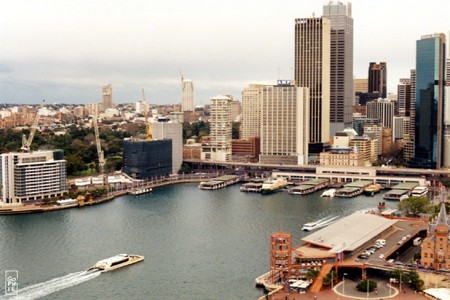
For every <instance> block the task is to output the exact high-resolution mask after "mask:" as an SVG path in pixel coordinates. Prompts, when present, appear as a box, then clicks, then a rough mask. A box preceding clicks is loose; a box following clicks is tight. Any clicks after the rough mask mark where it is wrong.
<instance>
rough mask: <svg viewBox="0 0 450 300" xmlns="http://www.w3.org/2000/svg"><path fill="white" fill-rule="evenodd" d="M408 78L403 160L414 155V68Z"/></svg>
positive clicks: (407, 159)
mask: <svg viewBox="0 0 450 300" xmlns="http://www.w3.org/2000/svg"><path fill="white" fill-rule="evenodd" d="M410 79H411V88H410V90H411V94H410V98H411V100H410V101H411V104H410V107H409V110H410V126H409V129H410V130H409V135H408V134H407V135H405V139H404V141H403V159H404V160H405V161H409V160H410V159H411V158H413V157H414V148H415V146H414V137H415V136H416V135H415V132H414V130H415V128H414V124H415V118H416V70H415V69H411V71H410Z"/></svg>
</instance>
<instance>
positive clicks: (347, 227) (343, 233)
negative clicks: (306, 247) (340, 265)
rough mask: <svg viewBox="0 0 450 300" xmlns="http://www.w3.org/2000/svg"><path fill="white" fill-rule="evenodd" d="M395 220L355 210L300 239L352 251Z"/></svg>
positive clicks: (322, 245) (325, 246)
mask: <svg viewBox="0 0 450 300" xmlns="http://www.w3.org/2000/svg"><path fill="white" fill-rule="evenodd" d="M396 222H397V220H390V219H386V218H383V217H380V216H376V215H373V214H365V213H361V212H356V213H353V214H351V215H349V216H347V217H344V218H342V219H340V220H339V221H337V222H335V223H333V224H331V225H329V226H327V227H325V228H323V229H320V230H318V231H316V232H314V233H312V234H310V235H308V236H306V237H304V238H303V239H302V241H304V242H306V243H311V244H314V245H317V246H321V247H324V248H328V249H333V248H334V249H339V250H341V251H354V250H356V249H357V248H359V247H361V246H362V245H364V244H365V243H367V242H369V241H370V240H372V239H374V238H375V237H376V236H378V235H379V234H381V233H382V232H383V231H385V230H386V229H388V228H389V227H391V226H392V225H394V224H395V223H396ZM341 245H342V246H345V247H341Z"/></svg>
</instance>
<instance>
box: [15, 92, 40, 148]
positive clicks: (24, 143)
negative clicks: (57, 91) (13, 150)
mask: <svg viewBox="0 0 450 300" xmlns="http://www.w3.org/2000/svg"><path fill="white" fill-rule="evenodd" d="M44 103H45V100H42V103H41V105H40V106H39V108H38V111H37V113H36V118H35V119H34V122H33V125H32V126H31V130H30V135H29V136H28V138H27V136H26V135H25V134H24V135H22V148H20V149H22V151H23V152H30V147H31V143H32V142H33V138H34V135H35V134H36V129H37V126H38V124H39V119H40V117H41V109H42V108H43V107H44Z"/></svg>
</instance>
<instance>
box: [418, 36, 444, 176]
mask: <svg viewBox="0 0 450 300" xmlns="http://www.w3.org/2000/svg"><path fill="white" fill-rule="evenodd" d="M444 76H445V35H444V34H442V33H439V34H432V35H426V36H422V38H421V39H420V40H418V41H417V43H416V86H415V88H416V99H415V124H414V131H415V155H414V158H413V159H412V160H410V163H409V166H410V167H416V168H426V169H436V168H441V167H442V162H443V157H442V155H443V132H442V129H443V114H444V110H443V109H444V78H445V77H444Z"/></svg>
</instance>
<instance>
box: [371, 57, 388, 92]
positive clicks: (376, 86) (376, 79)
mask: <svg viewBox="0 0 450 300" xmlns="http://www.w3.org/2000/svg"><path fill="white" fill-rule="evenodd" d="M386 81H387V70H386V63H385V62H380V63H379V64H377V63H374V62H371V63H370V64H369V93H374V94H378V98H383V99H385V98H386V97H387V87H386Z"/></svg>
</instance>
